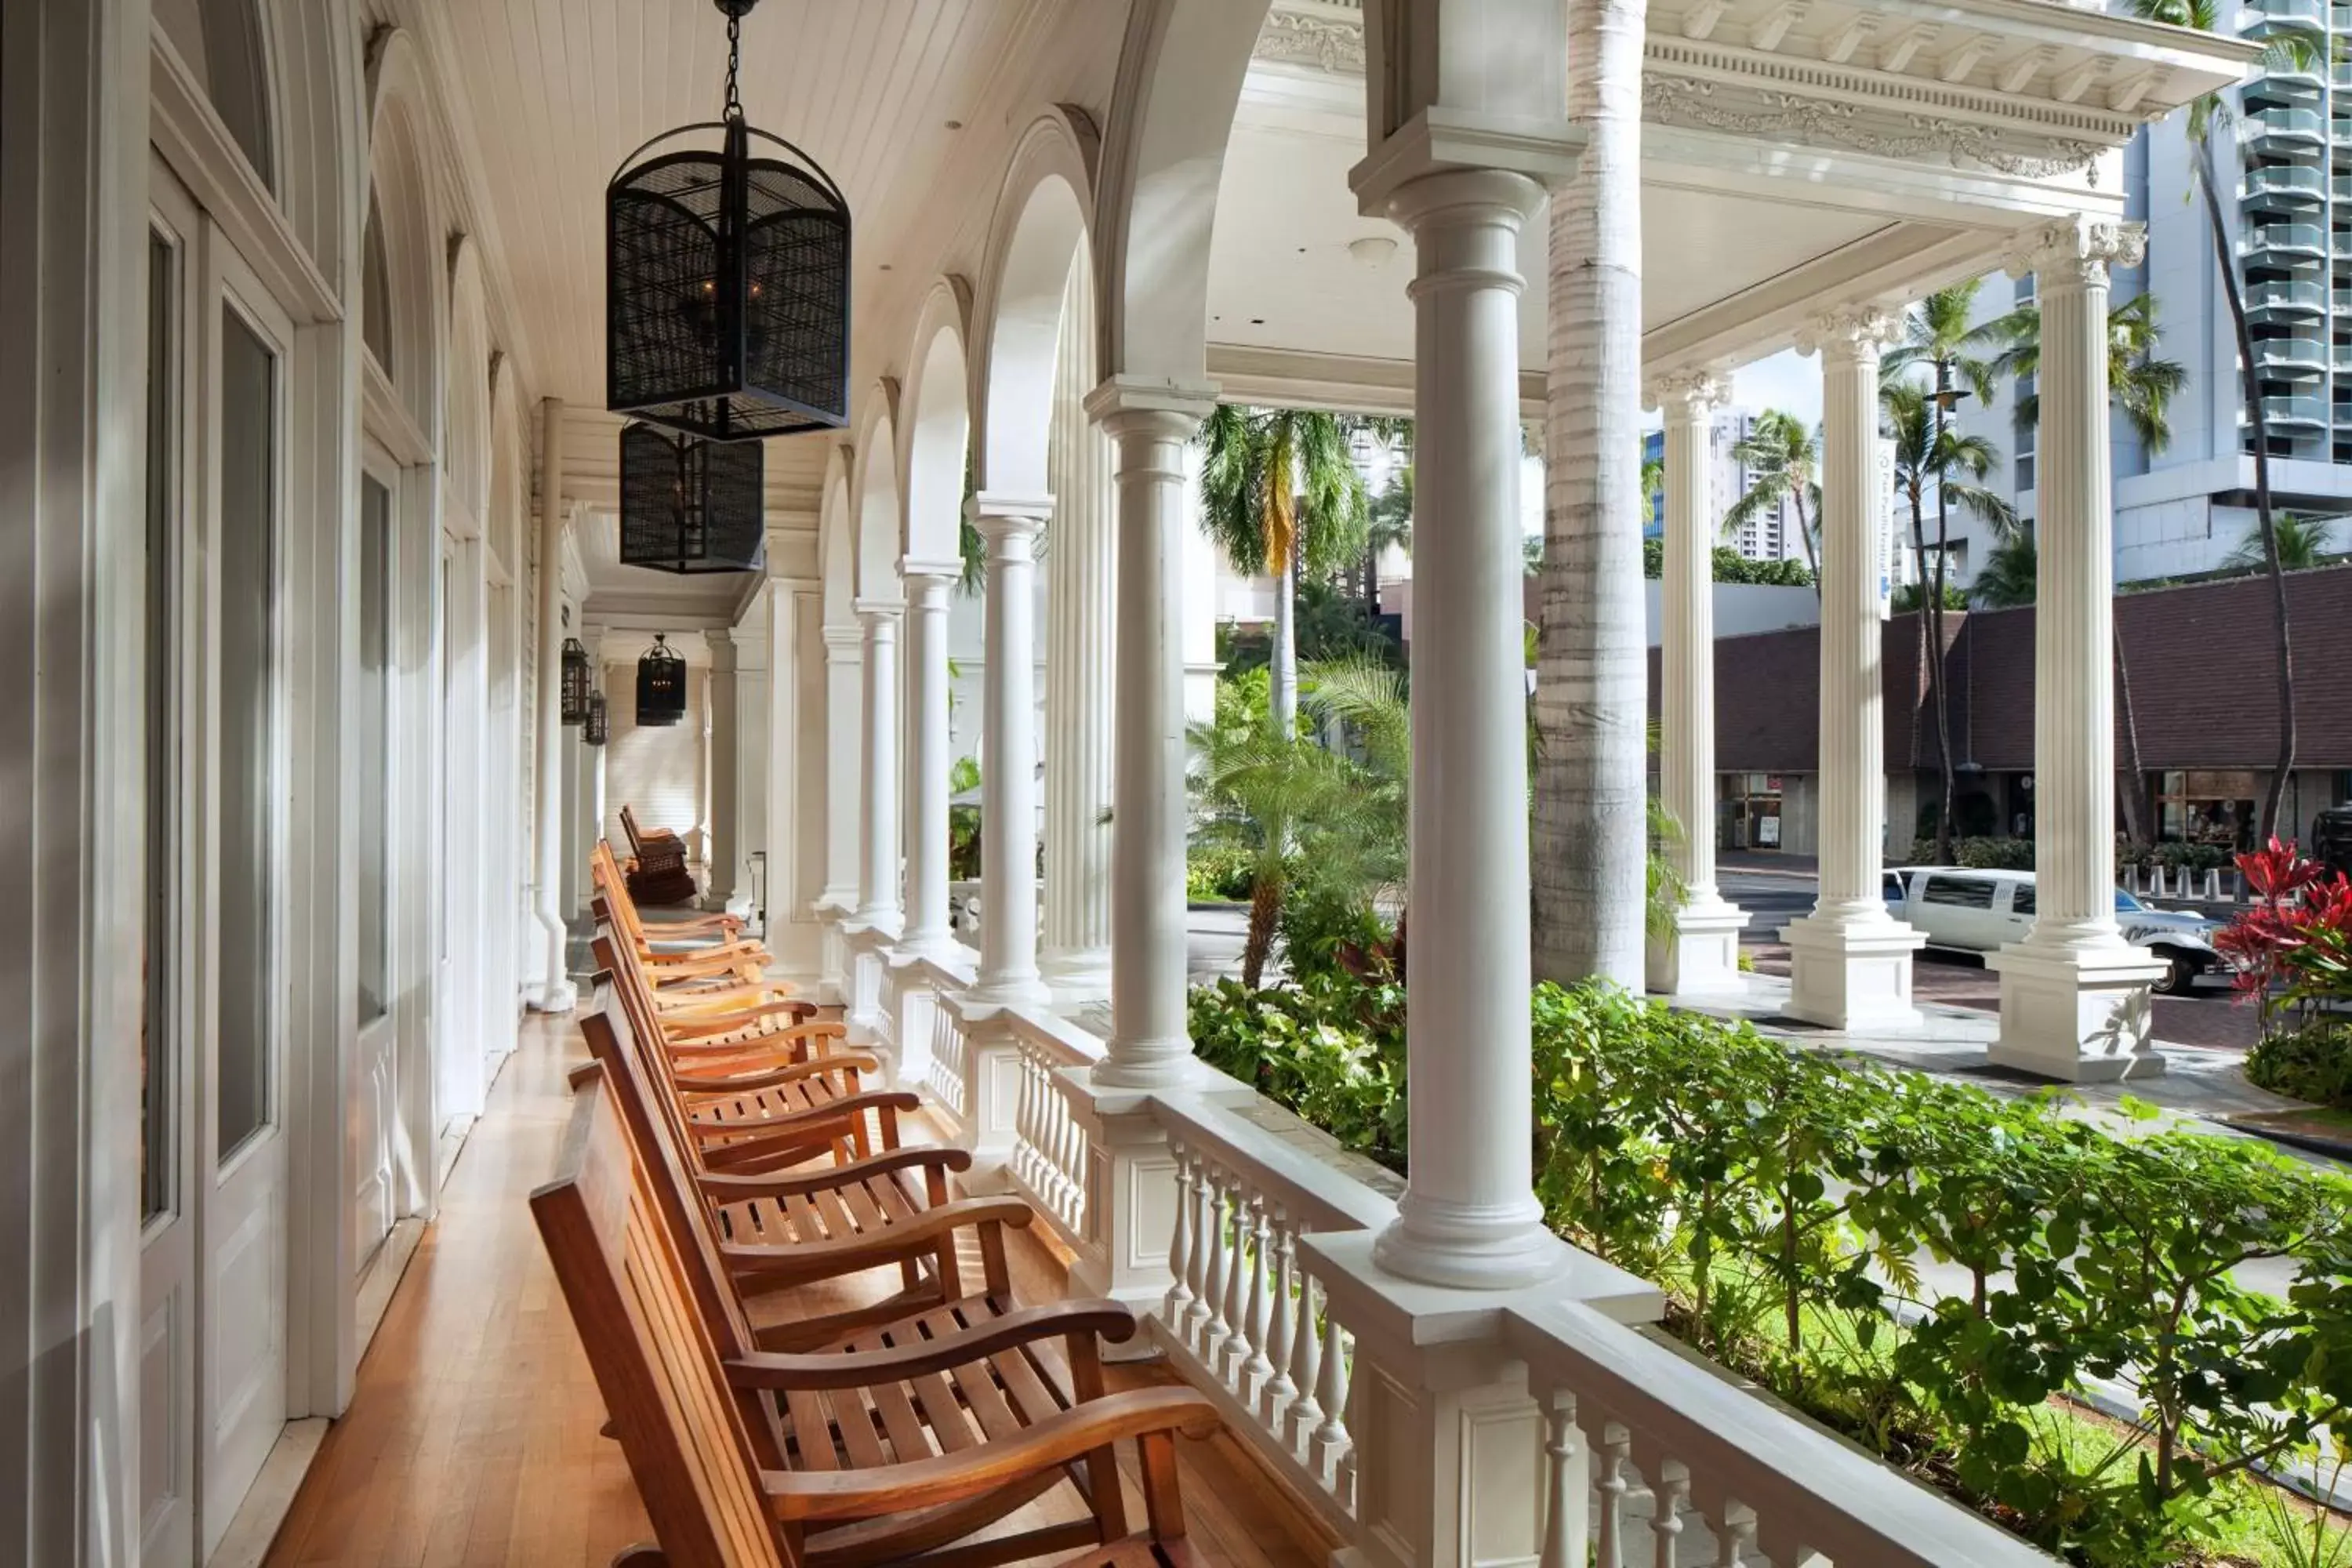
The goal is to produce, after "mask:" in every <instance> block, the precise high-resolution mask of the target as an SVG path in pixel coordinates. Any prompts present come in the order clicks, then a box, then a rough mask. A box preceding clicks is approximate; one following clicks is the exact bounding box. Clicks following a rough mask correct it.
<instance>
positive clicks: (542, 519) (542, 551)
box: [531, 397, 579, 1013]
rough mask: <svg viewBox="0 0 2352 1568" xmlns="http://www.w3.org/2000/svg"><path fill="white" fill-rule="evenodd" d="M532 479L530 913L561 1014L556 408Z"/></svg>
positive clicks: (552, 1009)
mask: <svg viewBox="0 0 2352 1568" xmlns="http://www.w3.org/2000/svg"><path fill="white" fill-rule="evenodd" d="M567 521H569V519H568V517H567V514H566V513H565V510H564V506H563V404H562V401H561V400H560V399H557V398H553V397H551V398H549V399H547V400H546V401H545V402H544V403H543V404H541V440H540V473H539V660H538V670H537V674H538V677H539V703H538V712H537V715H536V717H537V721H538V734H537V736H536V737H535V738H536V739H537V741H538V742H539V762H538V766H537V768H536V769H535V773H536V774H537V776H536V777H535V778H534V779H533V781H532V782H533V784H535V786H536V787H537V789H538V792H539V793H538V798H537V799H536V800H534V801H533V802H532V803H531V804H532V822H533V834H534V837H535V838H536V840H537V843H536V847H537V849H538V851H539V853H538V855H537V857H536V858H537V861H538V864H537V867H536V868H535V872H536V874H535V875H534V877H533V878H532V880H533V882H534V883H535V884H536V886H534V887H533V888H532V889H531V893H532V898H531V907H532V910H533V912H534V913H535V914H536V915H537V916H538V920H539V941H540V947H541V953H540V961H539V962H540V965H541V979H540V983H539V995H538V1005H539V1007H540V1009H541V1011H543V1012H549V1013H566V1012H569V1011H571V1009H572V1005H573V1004H574V1003H575V1002H576V1001H578V999H579V998H578V996H577V994H575V993H574V992H573V990H572V981H571V977H570V975H569V973H567V968H568V965H567V961H566V958H565V953H564V948H565V945H566V940H567V939H566V934H565V931H564V929H563V905H562V897H563V894H562V886H563V799H564V795H563V729H564V726H563V529H564V525H565V523H566V522H567Z"/></svg>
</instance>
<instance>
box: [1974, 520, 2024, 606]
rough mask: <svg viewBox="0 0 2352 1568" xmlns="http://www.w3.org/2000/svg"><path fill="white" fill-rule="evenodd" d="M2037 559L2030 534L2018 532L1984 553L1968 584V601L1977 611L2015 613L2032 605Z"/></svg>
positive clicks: (2022, 531) (2020, 530)
mask: <svg viewBox="0 0 2352 1568" xmlns="http://www.w3.org/2000/svg"><path fill="white" fill-rule="evenodd" d="M2039 561H2040V557H2039V555H2038V553H2037V552H2036V551H2035V550H2034V547H2033V535H2032V534H2030V533H2028V532H2026V531H2024V530H2023V529H2019V530H2018V531H2017V532H2016V533H2015V534H2013V535H2011V537H2010V538H2008V539H2006V540H2003V541H2002V542H2000V543H1999V544H1996V545H1994V546H1993V547H1992V548H1991V549H1990V550H1989V551H1987V552H1985V558H1984V564H1983V565H1981V566H1979V567H1978V568H1977V577H1976V581H1975V582H1973V583H1971V584H1969V601H1970V602H1971V603H1973V604H1974V605H1976V607H1977V608H1979V609H1980V610H2015V609H2021V608H2023V607H2025V606H2026V605H2031V604H2032V603H2033V588H2034V575H2035V571H2036V568H2037V566H2038V564H2039Z"/></svg>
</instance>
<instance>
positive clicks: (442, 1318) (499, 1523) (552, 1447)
mask: <svg viewBox="0 0 2352 1568" xmlns="http://www.w3.org/2000/svg"><path fill="white" fill-rule="evenodd" d="M585 1056H586V1050H585V1047H583V1044H582V1042H581V1039H580V1035H579V1031H578V1030H577V1029H576V1028H574V1027H573V1026H572V1025H571V1023H570V1021H569V1020H568V1019H548V1018H541V1017H537V1016H534V1017H533V1018H532V1019H530V1022H529V1023H528V1024H527V1025H526V1026H525V1029H524V1036H523V1044H522V1047H521V1049H520V1050H519V1051H518V1052H517V1053H516V1054H515V1057H514V1058H513V1059H512V1060H511V1061H510V1062H509V1064H508V1066H507V1068H506V1070H505V1072H504V1073H502V1074H501V1075H500V1077H499V1082H498V1085H497V1087H496V1089H494V1090H493V1091H492V1093H491V1096H490V1104H489V1108H488V1110H487V1111H486V1112H485V1113H484V1115H483V1117H482V1119H481V1121H479V1122H478V1123H477V1124H476V1125H475V1127H474V1130H473V1133H472V1135H471V1136H470V1137H469V1138H468V1139H467V1143H466V1149H465V1152H464V1153H463V1154H462V1155H461V1156H460V1157H459V1159H458V1161H457V1168H456V1169H455V1170H454V1171H453V1172H452V1173H451V1174H450V1178H449V1182H448V1184H447V1185H446V1187H445V1188H444V1189H443V1191H442V1198H441V1215H440V1218H439V1219H438V1220H437V1221H436V1222H435V1224H434V1225H433V1226H431V1227H430V1228H428V1229H427V1230H426V1232H425V1238H424V1240H423V1242H422V1243H421V1244H420V1245H419V1246H418V1247H417V1250H416V1256H415V1259H414V1261H412V1262H411V1263H410V1265H409V1267H408V1272H407V1275H406V1276H405V1278H404V1279H402V1281H401V1284H400V1288H399V1289H398V1290H397V1291H396V1292H395V1293H394V1297H393V1300H392V1305H391V1307H390V1309H389V1310H388V1311H387V1312H386V1314H385V1316H384V1320H383V1328H382V1329H381V1330H380V1331H378V1333H377V1335H376V1339H375V1342H374V1343H373V1345H372V1346H371V1347H370V1348H369V1351H368V1354H367V1357H366V1359H365V1360H364V1361H362V1363H360V1369H359V1380H358V1385H357V1390H356V1392H355V1394H354V1395H353V1398H352V1407H351V1409H350V1410H349V1411H348V1412H347V1413H346V1414H345V1415H344V1416H343V1418H342V1419H341V1420H340V1421H338V1422H336V1423H335V1424H334V1426H333V1427H332V1428H331V1430H330V1431H329V1432H328V1434H327V1437H326V1440H325V1442H324V1443H323V1444H322V1445H321V1446H320V1450H319V1455H318V1458H317V1460H316V1461H315V1462H314V1464H313V1465H312V1467H311V1469H310V1476H309V1478H308V1479H306V1480H305V1481H304V1483H303V1485H302V1489H301V1491H300V1493H299V1495H298V1496H297V1497H296V1499H295V1500H294V1506H293V1508H292V1510H290V1511H289V1514H288V1516H287V1519H286V1522H285V1524H284V1526H283V1527H282V1528H281V1529H280V1531H278V1539H277V1541H276V1542H275V1543H274V1544H273V1545H272V1547H271V1549H270V1552H269V1555H268V1558H267V1559H266V1560H265V1561H266V1563H267V1564H268V1568H294V1565H296V1564H323V1563H333V1564H336V1565H338V1568H427V1565H430V1568H478V1565H489V1564H517V1565H521V1568H604V1564H606V1563H609V1562H610V1561H611V1560H612V1558H613V1556H614V1553H615V1552H619V1551H620V1550H621V1549H622V1548H624V1547H625V1546H627V1545H629V1544H631V1543H632V1542H640V1541H646V1540H647V1539H649V1538H650V1531H649V1530H648V1528H647V1526H646V1518H645V1513H644V1510H643V1509H642V1508H641V1507H640V1506H639V1504H638V1502H637V1498H636V1493H635V1489H634V1487H633V1486H632V1485H631V1483H630V1480H629V1473H628V1467H627V1465H626V1464H625V1462H624V1461H623V1459H622V1458H621V1453H620V1449H619V1447H618V1446H617V1445H615V1444H614V1443H613V1442H611V1441H609V1440H607V1439H605V1438H602V1437H599V1436H597V1435H596V1431H597V1427H598V1426H600V1425H601V1424H602V1423H603V1421H604V1404H603V1401H602V1400H601V1399H600V1398H599V1397H598V1395H597V1393H596V1384H595V1381H594V1379H593V1377H592V1376H591V1374H590V1373H589V1370H588V1363H587V1361H586V1358H585V1357H584V1356H583V1354H582V1353H581V1349H580V1342H579V1340H578V1338H577V1337H576V1336H575V1335H574V1333H573V1332H572V1321H571V1319H570V1317H569V1316H568V1315H567V1314H566V1313H565V1310H564V1307H563V1300H562V1295H561V1294H560V1293H559V1292H558V1291H557V1289H556V1286H555V1279H554V1276H553V1274H552V1273H551V1271H550V1270H549V1268H548V1265H547V1258H546V1256H545V1254H544V1253H542V1252H541V1249H540V1243H539V1235H538V1232H537V1231H536V1230H535V1229H534V1228H533V1227H532V1225H531V1219H530V1209H529V1208H528V1206H527V1205H526V1202H525V1200H526V1199H527V1198H528V1196H529V1194H530V1190H531V1189H532V1188H533V1187H535V1186H537V1185H538V1184H540V1183H541V1182H542V1181H544V1180H546V1178H547V1176H548V1174H549V1173H550V1172H551V1170H552V1168H553V1165H554V1161H555V1149H556V1143H557V1140H558V1138H559V1136H560V1134H561V1132H562V1126H563V1121H564V1118H565V1116H566V1114H567V1113H568V1111H569V1108H570V1100H571V1090H570V1089H569V1086H568V1085H567V1084H566V1082H565V1079H564V1074H565V1071H566V1070H567V1068H569V1067H570V1066H571V1064H572V1063H573V1062H576V1061H579V1060H582V1059H584V1058H585ZM1018 1271H1019V1276H1020V1278H1021V1280H1022V1283H1023V1285H1024V1294H1028V1295H1030V1296H1031V1298H1032V1299H1033V1300H1034V1299H1044V1298H1045V1297H1046V1296H1048V1295H1049V1294H1050V1293H1053V1292H1054V1291H1055V1290H1057V1289H1058V1288H1059V1286H1060V1285H1061V1283H1062V1281H1063V1279H1064V1278H1065V1276H1064V1271H1063V1268H1062V1266H1061V1264H1060V1262H1059V1260H1057V1259H1056V1258H1054V1257H1053V1256H1052V1255H1051V1254H1050V1253H1048V1252H1047V1251H1046V1250H1045V1247H1042V1246H1040V1245H1037V1244H1034V1243H1031V1244H1026V1245H1024V1247H1023V1250H1022V1254H1021V1256H1020V1259H1019V1270H1018ZM1171 1375H1172V1374H1171V1373H1168V1372H1167V1371H1166V1370H1165V1369H1164V1368H1160V1367H1159V1366H1157V1365H1152V1364H1145V1365H1140V1366H1132V1367H1126V1368H1120V1369H1117V1371H1116V1373H1115V1377H1116V1380H1117V1381H1118V1382H1119V1383H1120V1384H1122V1385H1127V1386H1136V1385H1140V1384H1147V1383H1150V1382H1155V1381H1161V1380H1165V1379H1168V1378H1170V1377H1171ZM1122 1460H1123V1462H1124V1464H1126V1465H1128V1466H1131V1465H1132V1464H1133V1453H1132V1451H1131V1449H1130V1450H1128V1451H1126V1452H1124V1453H1123V1454H1122ZM1181 1470H1182V1480H1183V1489H1184V1502H1185V1512H1186V1515H1187V1517H1188V1518H1189V1519H1190V1521H1191V1522H1192V1535H1193V1541H1194V1543H1195V1545H1196V1547H1197V1548H1198V1549H1199V1551H1200V1553H1201V1555H1202V1557H1203V1558H1204V1560H1205V1562H1206V1563H1207V1564H1209V1565H1210V1568H1323V1564H1324V1563H1326V1562H1327V1561H1328V1557H1329V1554H1330V1552H1331V1551H1332V1549H1333V1548H1334V1547H1336V1546H1337V1545H1338V1544H1339V1542H1337V1541H1336V1539H1334V1538H1333V1537H1332V1536H1331V1535H1330V1534H1329V1532H1328V1531H1327V1530H1326V1529H1325V1527H1324V1526H1323V1524H1322V1522H1321V1521H1320V1520H1318V1519H1317V1518H1316V1517H1314V1516H1313V1515H1312V1514H1310V1513H1309V1512H1307V1510H1305V1509H1304V1508H1303V1507H1301V1506H1300V1505H1299V1504H1298V1503H1297V1500H1295V1499H1293V1498H1292V1497H1290V1496H1289V1495H1288V1494H1287V1493H1286V1491H1284V1490H1283V1489H1281V1488H1280V1487H1279V1486H1277V1485H1276V1483H1275V1481H1274V1480H1273V1479H1271V1477H1270V1476H1269V1475H1268V1474H1267V1472H1266V1471H1265V1469H1264V1468H1262V1467H1260V1466H1259V1465H1258V1463H1257V1462H1256V1460H1255V1458H1253V1457H1252V1456H1251V1455H1250V1453H1249V1452H1248V1450H1247V1449H1246V1448H1245V1447H1244V1446H1243V1445H1242V1443H1241V1442H1240V1441H1239V1440H1238V1439H1236V1438H1234V1436H1232V1435H1231V1434H1228V1433H1221V1434H1219V1436H1216V1437H1214V1438H1212V1439H1211V1440H1209V1441H1207V1442H1204V1443H1193V1442H1186V1443H1184V1444H1183V1445H1182V1454H1181ZM1067 1491H1068V1489H1066V1488H1063V1489H1058V1492H1057V1494H1056V1495H1058V1496H1066V1495H1067ZM1075 1515H1076V1508H1075V1506H1074V1505H1057V1504H1056V1503H1055V1500H1053V1499H1051V1498H1049V1499H1047V1500H1041V1501H1040V1502H1038V1503H1036V1504H1034V1505H1032V1508H1031V1509H1029V1510H1024V1511H1023V1512H1022V1513H1021V1514H1018V1515H1015V1516H1014V1517H1013V1519H1012V1520H1009V1521H1006V1522H1007V1525H1008V1526H1013V1527H1018V1526H1025V1525H1027V1524H1030V1523H1033V1522H1036V1521H1039V1520H1041V1519H1042V1518H1045V1517H1057V1516H1058V1517H1075ZM1131 1517H1134V1518H1137V1519H1140V1518H1141V1517H1142V1513H1141V1506H1140V1498H1139V1494H1138V1496H1137V1499H1136V1504H1135V1507H1134V1509H1133V1510H1132V1513H1131Z"/></svg>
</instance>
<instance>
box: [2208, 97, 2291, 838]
mask: <svg viewBox="0 0 2352 1568" xmlns="http://www.w3.org/2000/svg"><path fill="white" fill-rule="evenodd" d="M2197 189H2198V191H2199V193H2200V195H2202V196H2203V197H2204V200H2205V216H2206V218H2207V220H2208V226H2210V228H2211V229H2212V231H2213V256H2214V258H2215V260H2216V261H2218V262H2219V263H2220V264H2221V293H2222V297H2223V298H2224V299H2226V300H2228V301H2229V303H2230V323H2231V326H2232V327H2234V328H2235V329H2236V331H2237V336H2238V363H2240V364H2241V365H2242V366H2243V367H2244V370H2243V373H2242V393H2243V395H2244V397H2245V401H2246V424H2247V426H2248V427H2249V428H2250V429H2252V431H2253V434H2254V522H2255V526H2256V527H2258V528H2260V529H2261V530H2262V535H2263V555H2264V556H2265V557H2266V558H2267V560H2268V561H2269V563H2270V574H2271V626H2272V628H2273V637H2274V640H2275V643H2276V646H2277V648H2278V756H2277V759H2276V761H2275V762H2274V763H2273V764H2272V768H2271V787H2270V793H2269V795H2268V796H2267V797H2266V798H2265V799H2264V800H2263V816H2262V821H2261V822H2260V823H2258V824H2257V825H2256V826H2255V834H2254V837H2255V838H2256V839H2257V840H2261V839H2264V838H2267V837H2270V836H2271V835H2272V834H2273V833H2276V832H2277V831H2278V823H2279V814H2280V812H2281V811H2282V810H2284V808H2285V805H2286V786H2287V781H2288V779H2289V778H2290V777H2291V776H2292V775H2293V773H2294V639H2293V637H2292V636H2291V635H2290V632H2289V628H2288V626H2287V614H2286V573H2285V571H2284V569H2283V568H2282V567H2281V566H2280V564H2279V546H2278V524H2277V522H2276V521H2275V520H2274V519H2273V517H2272V515H2271V443H2270V427H2269V426H2268V425H2267V424H2266V423H2265V422H2264V420H2263V397H2262V385H2261V384H2260V383H2259V382H2257V381H2256V380H2255V379H2254V337H2253V333H2252V331H2250V330H2249V329H2248V327H2247V325H2246V297H2245V293H2244V290H2243V289H2241V288H2240V287H2239V283H2238V264H2237V260H2236V258H2234V257H2232V256H2231V254H2230V237H2229V231H2228V229H2227V228H2226V227H2225V226H2223V222H2222V217H2221V195H2220V194H2219V191H2218V189H2217V187H2216V185H2215V183H2214V174H2213V142H2212V139H2211V138H2210V137H2208V138H2206V139H2205V141H2204V142H2201V143H2200V145H2199V147H2198V153H2197Z"/></svg>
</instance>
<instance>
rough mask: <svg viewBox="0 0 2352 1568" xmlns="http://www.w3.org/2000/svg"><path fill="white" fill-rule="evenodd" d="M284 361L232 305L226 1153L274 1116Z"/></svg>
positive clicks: (227, 454)
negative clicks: (275, 632)
mask: <svg viewBox="0 0 2352 1568" xmlns="http://www.w3.org/2000/svg"><path fill="white" fill-rule="evenodd" d="M277 383H278V364H277V360H276V357H275V356H274V355H273V354H272V353H270V350H269V346H268V344H267V343H265V342H262V341H261V339H260V338H259V337H258V336H257V335H256V334H255V332H254V331H253V329H252V328H250V327H248V326H247V325H246V324H245V322H244V321H243V320H241V319H240V318H239V317H238V316H237V314H236V311H235V310H231V309H229V308H228V307H227V306H226V304H224V305H223V306H222V308H221V363H220V508H221V510H220V593H221V616H220V682H221V685H220V748H221V749H220V797H219V798H220V922H221V923H220V1045H219V1049H220V1056H219V1061H218V1068H217V1073H216V1079H217V1087H218V1094H219V1101H218V1119H217V1126H218V1131H219V1135H220V1141H219V1144H218V1148H219V1152H220V1156H221V1158H223V1159H226V1158H227V1157H228V1156H229V1154H230V1153H232V1152H234V1151H235V1150H236V1148H237V1146H238V1145H240V1144H242V1143H243V1142H245V1141H246V1140H247V1138H249V1137H251V1136H252V1135H253V1134H254V1133H255V1132H257V1131H259V1130H260V1129H261V1128H262V1127H263V1126H265V1125H266V1124H267V1123H268V1121H269V1117H270V1113H271V1110H272V1109H273V1108H272V1106H271V1104H270V1077H271V1073H270V1064H271V1056H272V1052H271V1048H270V1042H271V1034H272V1029H273V1026H274V1025H275V1022H276V1020H275V1018H274V1017H273V1014H274V1011H275V1009H274V1008H273V1007H272V1006H271V1005H270V973H271V969H272V964H271V962H270V960H271V954H272V951H273V948H272V943H271V941H270V936H271V928H272V925H273V923H274V916H275V910H274V909H273V907H272V906H273V903H274V900H273V899H272V897H271V893H272V889H273V887H274V882H275V879H274V877H273V875H272V866H271V859H272V855H273V853H274V849H275V845H276V841H277V835H276V832H275V831H274V830H275V828H276V826H277V820H278V812H277V809H276V805H277V803H276V801H275V799H274V791H273V788H272V782H271V777H272V771H273V770H272V763H273V761H274V759H273V756H272V752H273V746H272V743H271V742H272V736H273V731H274V728H275V726H274V724H273V723H272V712H271V707H272V704H271V698H272V695H273V692H274V689H275V685H276V682H275V680H274V679H273V672H272V668H271V664H272V659H271V652H272V648H271V643H272V637H271V629H272V623H273V622H274V620H275V619H276V598H277V595H276V580H277V549H276V538H275V536H276V532H277V528H276V518H275V516H274V512H275V510H276V503H277V483H276V478H277V466H278V465H277V424H276V420H277Z"/></svg>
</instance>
